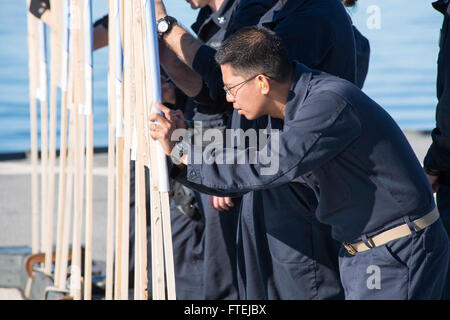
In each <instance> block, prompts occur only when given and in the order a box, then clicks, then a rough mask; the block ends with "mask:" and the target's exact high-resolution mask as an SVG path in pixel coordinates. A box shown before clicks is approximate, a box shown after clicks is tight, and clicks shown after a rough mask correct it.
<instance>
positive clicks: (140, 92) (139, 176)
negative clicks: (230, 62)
mask: <svg viewBox="0 0 450 320" xmlns="http://www.w3.org/2000/svg"><path fill="white" fill-rule="evenodd" d="M133 5H134V47H135V66H136V125H137V152H136V166H135V168H136V175H135V176H136V179H135V185H136V188H135V191H136V195H135V199H136V206H135V207H136V210H135V213H136V214H135V284H134V291H135V292H134V293H135V299H136V300H146V299H147V298H148V293H147V283H148V279H147V230H146V215H147V212H146V201H145V200H146V199H145V196H146V194H145V184H146V183H145V158H146V149H145V132H144V127H145V125H144V123H145V122H146V119H147V118H146V117H145V105H146V100H145V92H144V90H145V70H144V65H145V61H144V59H145V57H146V56H145V54H144V53H145V50H144V39H145V29H144V23H143V21H144V19H145V15H144V11H143V7H142V2H141V1H140V0H137V1H136V0H134V2H133Z"/></svg>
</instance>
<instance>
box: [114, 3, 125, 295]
mask: <svg viewBox="0 0 450 320" xmlns="http://www.w3.org/2000/svg"><path fill="white" fill-rule="evenodd" d="M124 7H125V4H124V0H119V14H118V16H117V18H116V21H117V20H119V23H118V24H117V23H116V32H115V34H116V36H115V39H116V41H117V42H116V45H115V48H114V49H115V53H116V54H115V57H116V68H115V70H116V87H115V89H116V242H115V243H116V251H115V254H116V255H115V275H114V279H115V286H114V298H115V299H116V300H119V299H121V296H122V294H121V288H122V284H121V274H122V215H123V194H124V192H123V188H124V186H123V179H124V177H123V172H124V121H123V118H124V116H123V115H124V110H123V104H124V100H123V96H124V91H125V88H124V86H123V43H124V42H123V41H124V32H123V29H124V27H123V26H124V22H125V16H124ZM119 39H120V40H119Z"/></svg>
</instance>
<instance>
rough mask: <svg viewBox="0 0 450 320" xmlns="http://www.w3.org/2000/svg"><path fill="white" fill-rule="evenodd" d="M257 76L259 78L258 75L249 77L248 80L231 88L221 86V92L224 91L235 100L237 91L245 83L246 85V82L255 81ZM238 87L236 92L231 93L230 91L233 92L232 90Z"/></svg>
mask: <svg viewBox="0 0 450 320" xmlns="http://www.w3.org/2000/svg"><path fill="white" fill-rule="evenodd" d="M257 76H259V74H257V75H255V76H253V77H251V78H250V79H247V80H244V81H242V82H240V83H238V84H237V85H234V86H232V87H231V88H228V87H227V86H223V90H225V92H226V94H229V95H230V96H232V97H233V98H235V97H236V95H237V93H238V91H239V89H240V88H242V87H243V86H244V85H245V84H246V83H248V82H250V81H252V80H253V79H255V78H256V77H257ZM239 86H241V87H240V88H239V89H238V90H236V92H235V93H232V92H231V90H233V89H234V88H236V87H239Z"/></svg>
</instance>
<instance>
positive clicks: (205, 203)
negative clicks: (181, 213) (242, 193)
mask: <svg viewBox="0 0 450 320" xmlns="http://www.w3.org/2000/svg"><path fill="white" fill-rule="evenodd" d="M188 2H189V3H190V5H191V7H192V9H198V8H200V11H199V13H198V16H197V19H196V21H195V23H194V24H193V25H192V27H191V28H192V30H193V31H194V32H195V34H196V35H197V36H198V38H199V39H200V40H202V41H204V42H205V43H207V44H208V45H210V46H212V47H215V48H218V47H219V46H220V45H221V43H222V41H223V39H224V37H225V32H226V30H227V27H228V25H229V22H230V20H231V17H232V15H233V13H234V10H235V8H236V5H237V3H238V1H234V0H219V1H211V0H189V1H188ZM175 90H176V94H175V97H176V98H177V99H176V100H178V101H177V102H176V104H180V103H184V106H183V112H184V114H185V115H186V118H187V120H190V121H195V122H196V123H198V124H201V127H202V129H210V128H219V129H223V128H225V127H226V125H227V123H228V114H206V113H203V112H202V107H201V106H200V107H199V105H197V104H196V103H195V101H194V100H193V99H191V98H189V97H187V96H185V95H184V93H183V92H182V91H181V90H180V89H178V88H176V89H175ZM180 101H183V102H180ZM197 129H198V128H197ZM193 196H194V197H195V199H196V201H197V206H198V207H199V209H200V212H201V214H202V218H203V222H204V228H203V230H202V234H201V236H202V238H203V239H202V242H203V257H202V259H203V277H202V280H203V281H202V282H203V295H202V298H203V299H205V300H218V299H234V300H236V299H238V297H239V296H238V287H237V273H236V228H237V217H238V216H237V212H235V211H236V209H234V208H233V206H234V205H235V204H236V208H237V207H238V205H237V204H238V200H237V199H236V200H234V202H235V204H233V202H232V199H230V198H216V197H215V198H214V199H210V196H209V195H207V194H202V193H199V192H194V195H193ZM211 201H225V202H227V203H228V204H229V205H230V206H229V207H225V206H223V207H222V208H219V207H217V210H216V209H215V208H213V206H212V205H211V204H210V202H211Z"/></svg>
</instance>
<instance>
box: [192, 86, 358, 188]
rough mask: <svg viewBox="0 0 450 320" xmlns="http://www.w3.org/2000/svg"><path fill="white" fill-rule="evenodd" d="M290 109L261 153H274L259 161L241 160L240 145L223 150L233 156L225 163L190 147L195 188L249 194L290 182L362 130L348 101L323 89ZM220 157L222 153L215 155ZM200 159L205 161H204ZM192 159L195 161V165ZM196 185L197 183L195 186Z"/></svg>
mask: <svg viewBox="0 0 450 320" xmlns="http://www.w3.org/2000/svg"><path fill="white" fill-rule="evenodd" d="M297 109H298V110H291V111H288V110H286V112H287V113H288V112H294V113H295V115H294V117H293V118H291V119H292V120H288V121H286V122H285V125H284V128H283V130H282V131H280V133H279V135H278V137H277V135H276V134H274V133H271V135H270V137H269V138H268V141H267V144H266V145H265V147H264V148H263V149H262V150H260V154H263V155H270V156H269V160H270V161H267V160H268V159H267V157H266V158H265V159H264V161H261V157H259V158H258V161H257V162H256V163H255V164H251V163H250V161H245V164H238V160H237V153H236V152H235V151H236V148H234V149H231V148H228V149H226V148H224V149H222V154H226V155H227V156H229V157H231V158H232V161H229V159H230V158H228V161H226V160H227V159H226V158H225V159H224V163H225V164H218V163H217V162H218V161H216V162H214V163H212V164H207V163H205V159H206V158H204V157H202V155H203V152H199V150H196V148H195V146H192V147H191V153H190V155H189V163H190V164H189V165H188V167H187V171H186V176H187V181H189V182H190V186H192V187H195V188H196V189H197V190H199V191H203V190H201V188H202V187H201V186H203V187H206V188H209V189H211V190H215V192H216V193H217V192H231V193H233V192H241V193H243V192H250V191H254V190H261V189H268V188H272V187H276V186H279V185H282V184H285V183H289V182H291V181H292V180H293V179H295V178H296V177H299V176H301V175H302V174H305V173H307V172H310V171H312V170H314V169H315V168H317V167H320V166H321V165H323V164H324V163H326V162H327V161H330V160H331V159H332V158H333V157H335V156H337V155H338V154H339V153H340V152H342V151H343V150H344V149H345V148H346V147H347V146H349V145H350V144H351V143H352V142H353V141H354V140H355V139H356V138H357V137H358V136H359V135H360V133H361V124H360V121H359V119H358V117H357V116H356V113H355V111H354V110H353V107H352V106H350V105H349V104H348V103H347V102H346V101H345V100H344V99H342V98H341V97H339V96H337V95H335V94H333V93H323V94H320V95H316V97H315V98H313V99H309V102H308V103H305V104H303V105H302V106H300V107H298V108H297ZM248 151H250V149H249V148H247V149H246V152H248ZM217 154H219V155H220V153H216V156H217ZM199 157H200V159H202V161H201V162H202V163H201V164H195V163H198V162H199ZM191 163H193V164H191ZM195 185H197V186H195Z"/></svg>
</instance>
